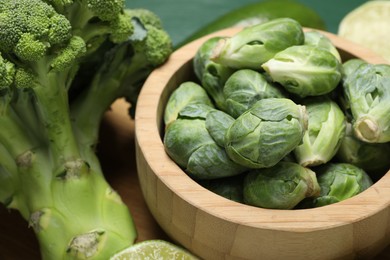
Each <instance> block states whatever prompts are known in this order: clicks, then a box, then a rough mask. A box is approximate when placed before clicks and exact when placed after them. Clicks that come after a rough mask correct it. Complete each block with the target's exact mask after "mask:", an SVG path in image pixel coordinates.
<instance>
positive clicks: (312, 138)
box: [294, 96, 345, 167]
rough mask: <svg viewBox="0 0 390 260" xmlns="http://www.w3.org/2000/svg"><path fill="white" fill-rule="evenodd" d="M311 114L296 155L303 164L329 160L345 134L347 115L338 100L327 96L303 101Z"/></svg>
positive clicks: (312, 164)
mask: <svg viewBox="0 0 390 260" xmlns="http://www.w3.org/2000/svg"><path fill="white" fill-rule="evenodd" d="M302 105H304V106H305V107H306V110H307V112H308V114H309V119H308V131H306V133H305V135H304V137H303V141H302V144H300V145H299V146H298V147H296V148H295V149H294V155H295V157H296V159H297V161H298V163H299V164H301V165H303V166H307V167H310V166H316V165H320V164H324V163H327V162H329V161H330V160H331V159H332V158H333V156H334V155H335V154H336V152H337V150H338V149H339V147H340V144H341V140H342V138H343V137H344V135H345V116H344V113H343V111H342V110H341V109H340V107H339V106H338V105H337V103H336V102H334V101H333V100H331V99H330V98H328V97H326V96H321V97H313V98H307V99H304V100H303V101H302Z"/></svg>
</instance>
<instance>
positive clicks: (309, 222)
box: [135, 28, 390, 232]
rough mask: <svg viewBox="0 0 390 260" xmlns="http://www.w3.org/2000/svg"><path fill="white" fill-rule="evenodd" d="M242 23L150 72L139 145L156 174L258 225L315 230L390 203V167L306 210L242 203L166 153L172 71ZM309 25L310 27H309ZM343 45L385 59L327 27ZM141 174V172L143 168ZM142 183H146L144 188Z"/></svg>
mask: <svg viewBox="0 0 390 260" xmlns="http://www.w3.org/2000/svg"><path fill="white" fill-rule="evenodd" d="M239 30H241V28H229V29H225V30H221V31H218V32H216V33H213V34H210V35H207V36H205V37H202V38H200V39H198V40H195V41H193V42H191V43H189V44H187V45H185V46H183V47H181V48H180V49H178V50H176V51H175V52H174V53H173V54H172V55H171V56H170V58H169V60H168V61H167V62H166V63H165V64H164V65H163V66H161V67H160V68H158V69H156V70H155V71H153V72H152V73H151V75H150V76H149V77H148V79H147V81H146V82H145V84H144V86H143V88H142V91H141V93H140V95H139V98H138V101H137V107H136V117H135V137H136V145H137V146H138V147H139V149H140V151H141V152H142V153H143V156H144V157H145V160H146V161H147V163H148V164H149V167H150V168H151V169H152V171H153V172H154V174H155V175H156V176H157V178H158V179H159V180H160V181H161V182H163V183H164V184H165V185H166V187H167V188H168V189H170V190H171V191H172V192H173V193H174V194H175V195H177V196H179V197H180V198H181V199H183V200H184V201H186V202H187V203H188V204H189V205H191V206H193V207H196V208H197V209H198V210H202V211H204V212H207V213H208V214H211V215H214V216H216V217H218V218H220V219H223V220H225V221H230V222H234V223H237V224H240V225H246V226H250V227H254V228H261V229H268V230H280V231H294V232H312V231H315V230H322V229H329V228H335V227H338V226H342V225H347V224H351V223H353V222H356V221H360V220H362V219H365V218H367V217H369V216H372V215H375V214H377V213H379V212H381V211H384V210H388V209H389V205H390V171H389V172H387V173H386V174H385V176H384V177H382V178H381V179H380V180H379V181H377V182H376V183H375V184H374V185H373V186H372V187H370V188H369V189H367V190H366V191H364V192H362V193H361V194H358V195H356V196H354V197H353V198H350V199H347V200H344V201H342V202H339V203H335V204H332V205H329V206H325V207H321V208H315V209H303V210H272V209H262V208H257V207H253V206H248V205H243V204H240V203H237V202H234V201H231V200H228V199H225V198H223V197H221V196H219V195H216V194H214V193H212V192H210V191H208V190H206V189H205V188H203V187H202V186H200V185H199V184H197V183H196V182H194V181H193V180H192V179H190V178H189V177H188V176H187V175H186V174H185V173H184V172H183V171H182V170H181V169H180V167H178V166H177V165H176V164H175V163H174V162H173V161H172V160H171V159H170V158H169V157H168V155H167V154H166V153H165V150H164V145H163V143H162V140H161V138H160V135H159V130H160V129H159V126H157V122H158V121H159V120H161V119H158V118H157V115H158V114H159V113H158V111H159V109H162V107H161V105H162V104H160V97H161V94H162V92H163V90H164V87H165V85H166V84H167V83H168V82H169V81H170V79H171V77H172V75H173V72H175V71H177V70H178V69H180V68H181V67H182V66H183V65H184V64H186V63H188V62H189V61H191V59H192V58H193V55H194V53H195V52H194V50H197V49H198V48H199V46H200V45H201V44H202V43H203V42H204V41H205V40H206V39H208V38H211V37H214V36H231V35H233V34H234V33H236V32H238V31H239ZM305 30H311V29H308V28H305ZM321 32H322V33H324V34H325V35H327V36H328V37H329V38H330V39H331V40H332V42H333V43H334V44H335V45H336V46H337V48H338V49H340V50H344V51H346V52H347V53H349V54H351V55H354V56H357V57H361V58H363V59H364V60H366V61H368V62H371V63H386V61H385V60H384V59H382V58H380V57H379V56H378V55H376V54H375V53H373V52H371V51H369V50H367V49H366V48H364V47H361V46H359V45H356V44H354V43H352V42H350V41H347V40H345V39H342V38H339V37H337V36H335V35H334V34H331V33H328V32H324V31H321ZM139 174H142V173H139ZM141 188H142V187H141Z"/></svg>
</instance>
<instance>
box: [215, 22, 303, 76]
mask: <svg viewBox="0 0 390 260" xmlns="http://www.w3.org/2000/svg"><path fill="white" fill-rule="evenodd" d="M303 42H304V33H303V30H302V26H301V25H300V24H299V23H298V22H297V21H295V20H293V19H290V18H278V19H274V20H271V21H269V22H266V23H262V24H258V25H253V26H249V27H246V28H244V29H242V30H241V31H240V32H238V33H236V34H235V35H233V36H231V37H229V38H223V39H221V40H220V41H219V43H218V45H217V46H216V47H215V48H214V50H213V55H212V56H211V60H213V61H215V62H216V63H219V64H222V65H224V66H227V67H231V68H235V69H241V68H244V69H254V70H256V69H260V68H261V65H262V64H263V63H265V62H266V61H268V60H269V59H271V58H273V57H274V56H275V54H276V53H278V52H280V51H282V50H284V49H286V48H288V47H290V46H294V45H300V44H303Z"/></svg>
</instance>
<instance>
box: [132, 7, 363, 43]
mask: <svg viewBox="0 0 390 260" xmlns="http://www.w3.org/2000/svg"><path fill="white" fill-rule="evenodd" d="M296 1H297V2H300V3H303V4H305V5H306V6H308V7H310V8H312V9H313V10H315V11H316V12H317V13H318V14H319V15H320V16H321V17H322V19H323V20H324V21H325V24H326V27H327V30H328V31H330V32H333V33H337V28H338V24H339V23H340V21H341V19H342V18H343V17H344V16H345V15H346V14H347V13H348V12H350V11H351V10H352V9H354V8H356V7H357V6H359V5H361V4H362V3H364V2H366V0H296ZM255 2H259V0H127V1H126V5H127V7H129V8H140V7H142V8H146V9H149V10H151V11H153V12H155V13H156V14H157V15H158V16H159V17H160V18H161V20H162V22H163V25H164V28H165V29H166V30H167V31H168V33H169V34H170V36H171V38H172V40H173V43H174V44H177V43H179V42H181V41H182V40H184V39H185V38H186V37H188V36H189V35H191V34H192V33H194V32H195V31H196V30H197V29H199V28H201V27H202V26H204V25H206V24H207V23H209V22H211V21H213V20H214V19H216V18H218V17H219V16H221V15H223V14H225V13H227V12H229V11H231V10H233V9H235V8H237V7H240V6H242V5H245V4H248V3H255Z"/></svg>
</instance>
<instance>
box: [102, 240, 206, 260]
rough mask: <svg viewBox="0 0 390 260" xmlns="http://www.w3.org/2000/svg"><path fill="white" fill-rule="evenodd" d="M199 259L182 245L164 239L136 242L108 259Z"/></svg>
mask: <svg viewBox="0 0 390 260" xmlns="http://www.w3.org/2000/svg"><path fill="white" fill-rule="evenodd" d="M165 259H169V260H199V258H198V257H196V256H194V255H192V254H191V253H190V252H188V251H187V250H185V249H184V248H182V247H179V246H177V245H175V244H172V243H170V242H167V241H164V240H147V241H142V242H139V243H136V244H134V245H132V246H130V247H128V248H126V249H124V250H122V251H121V252H119V253H117V254H115V255H114V256H112V257H111V258H110V260H165Z"/></svg>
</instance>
